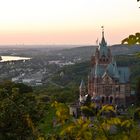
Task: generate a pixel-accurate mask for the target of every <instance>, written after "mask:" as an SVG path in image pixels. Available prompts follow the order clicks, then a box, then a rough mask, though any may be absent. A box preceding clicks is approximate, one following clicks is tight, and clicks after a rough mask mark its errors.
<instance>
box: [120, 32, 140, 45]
mask: <svg viewBox="0 0 140 140" xmlns="http://www.w3.org/2000/svg"><path fill="white" fill-rule="evenodd" d="M125 43H126V44H129V45H135V44H140V33H136V34H135V35H129V37H127V38H125V39H123V40H122V44H125Z"/></svg>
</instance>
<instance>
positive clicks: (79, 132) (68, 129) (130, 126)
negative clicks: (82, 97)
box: [49, 103, 140, 140]
mask: <svg viewBox="0 0 140 140" xmlns="http://www.w3.org/2000/svg"><path fill="white" fill-rule="evenodd" d="M55 104H57V105H56V106H55V107H56V110H59V105H60V104H59V103H55ZM60 106H61V107H62V106H63V110H65V109H64V107H66V106H64V105H62V104H61V105H60ZM61 107H60V108H61ZM83 108H86V109H87V107H83ZM110 111H112V112H115V110H114V108H113V106H109V105H106V106H103V107H102V109H101V110H100V111H99V113H98V114H97V116H96V115H95V116H94V119H93V120H90V119H89V118H87V117H86V118H82V117H81V118H78V119H76V120H75V119H70V116H68V117H67V119H68V120H67V121H68V123H67V124H66V122H65V123H64V122H63V121H62V122H60V123H61V128H62V130H61V131H60V133H59V134H57V135H55V134H53V135H52V136H50V137H49V139H54V140H57V139H61V140H66V139H67V140H93V139H94V140H101V139H102V140H139V138H140V134H139V131H140V128H139V127H137V125H136V123H134V121H133V120H132V119H123V118H119V117H113V118H112V117H106V116H104V115H103V116H102V115H101V114H103V113H104V112H110ZM64 112H65V111H64ZM62 114H63V113H62ZM64 114H65V113H64ZM59 117H61V116H60V115H57V119H59ZM61 119H62V117H61Z"/></svg>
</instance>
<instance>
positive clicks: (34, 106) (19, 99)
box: [0, 81, 42, 140]
mask: <svg viewBox="0 0 140 140" xmlns="http://www.w3.org/2000/svg"><path fill="white" fill-rule="evenodd" d="M24 87H25V88H26V87H28V86H26V85H24ZM19 91H20V92H19ZM23 91H24V93H23ZM28 92H29V90H26V92H25V90H21V85H20V86H18V85H16V84H15V83H12V82H10V81H6V82H4V83H1V84H0V139H3V140H5V139H6V140H12V139H13V140H14V139H19V140H20V139H23V140H24V139H25V140H26V139H28V138H30V139H34V138H35V137H36V136H37V129H36V125H37V122H38V121H39V119H40V118H41V117H42V112H40V110H39V109H40V108H39V106H38V103H37V101H36V99H35V96H33V95H32V94H31V93H28ZM27 93H28V94H27Z"/></svg>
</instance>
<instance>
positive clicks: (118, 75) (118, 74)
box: [95, 60, 130, 83]
mask: <svg viewBox="0 0 140 140" xmlns="http://www.w3.org/2000/svg"><path fill="white" fill-rule="evenodd" d="M106 74H107V75H109V76H110V77H111V78H112V79H118V80H119V82H120V83H127V82H129V77H130V71H129V68H128V67H117V64H116V62H115V61H114V60H113V61H112V62H111V63H110V64H108V65H107V67H105V66H103V65H101V64H96V65H95V77H100V78H101V77H102V78H103V77H104V76H105V75H106Z"/></svg>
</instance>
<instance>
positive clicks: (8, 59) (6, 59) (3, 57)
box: [0, 56, 31, 62]
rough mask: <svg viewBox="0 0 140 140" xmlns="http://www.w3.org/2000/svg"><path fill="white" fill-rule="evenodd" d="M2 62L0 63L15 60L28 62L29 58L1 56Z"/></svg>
mask: <svg viewBox="0 0 140 140" xmlns="http://www.w3.org/2000/svg"><path fill="white" fill-rule="evenodd" d="M1 58H2V60H1V61H0V62H6V61H17V60H29V59H31V58H29V57H20V56H1Z"/></svg>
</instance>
